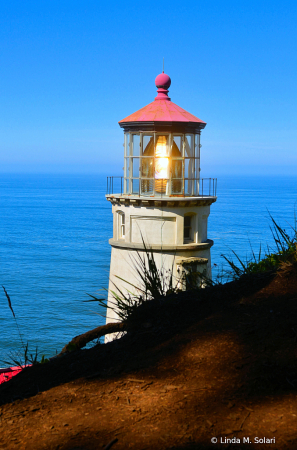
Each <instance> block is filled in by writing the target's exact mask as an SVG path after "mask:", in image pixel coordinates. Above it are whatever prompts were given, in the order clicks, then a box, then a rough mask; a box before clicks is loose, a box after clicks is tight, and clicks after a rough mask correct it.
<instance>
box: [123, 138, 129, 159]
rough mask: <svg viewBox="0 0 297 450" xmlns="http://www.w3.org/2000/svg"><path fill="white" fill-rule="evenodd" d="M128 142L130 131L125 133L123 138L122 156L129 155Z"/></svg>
mask: <svg viewBox="0 0 297 450" xmlns="http://www.w3.org/2000/svg"><path fill="white" fill-rule="evenodd" d="M129 144H130V133H125V138H124V157H126V156H129V153H130V148H129Z"/></svg>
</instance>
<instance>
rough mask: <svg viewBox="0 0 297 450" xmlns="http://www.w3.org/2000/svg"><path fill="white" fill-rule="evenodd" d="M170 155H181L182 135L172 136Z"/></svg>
mask: <svg viewBox="0 0 297 450" xmlns="http://www.w3.org/2000/svg"><path fill="white" fill-rule="evenodd" d="M172 156H173V157H174V156H175V157H182V156H183V149H182V136H174V137H173V146H172Z"/></svg>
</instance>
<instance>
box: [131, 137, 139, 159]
mask: <svg viewBox="0 0 297 450" xmlns="http://www.w3.org/2000/svg"><path fill="white" fill-rule="evenodd" d="M131 152H132V153H131V156H132V155H133V156H139V155H140V136H139V134H133V138H132V149H131Z"/></svg>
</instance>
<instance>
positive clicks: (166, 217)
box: [106, 72, 217, 323]
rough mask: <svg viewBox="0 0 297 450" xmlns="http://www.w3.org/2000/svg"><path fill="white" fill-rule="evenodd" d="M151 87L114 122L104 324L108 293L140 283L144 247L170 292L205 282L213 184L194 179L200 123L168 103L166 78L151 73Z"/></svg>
mask: <svg viewBox="0 0 297 450" xmlns="http://www.w3.org/2000/svg"><path fill="white" fill-rule="evenodd" d="M155 84H156V87H157V96H156V97H155V99H154V101H153V102H151V103H149V104H148V105H147V106H144V107H143V108H141V109H140V110H138V111H136V112H135V113H133V114H131V115H129V116H127V117H126V118H125V119H123V120H121V121H120V122H119V125H120V127H121V128H123V131H124V155H123V156H124V176H123V177H109V178H108V185H107V191H108V192H107V195H106V198H107V200H108V201H109V202H111V204H112V213H113V237H112V238H111V239H110V240H109V243H110V245H111V261H110V281H109V294H108V295H109V297H108V305H107V306H108V309H107V320H106V321H107V323H108V322H114V321H116V320H118V316H117V314H116V311H114V310H113V309H111V308H109V306H111V305H112V303H113V302H114V299H113V294H112V292H111V291H115V290H116V289H117V288H119V289H120V290H122V291H125V290H126V291H131V290H133V288H132V287H131V284H132V285H133V286H139V285H140V279H139V276H138V275H137V271H136V270H135V267H133V261H135V257H139V256H140V257H143V258H145V257H146V252H147V249H149V251H150V252H151V253H152V254H153V257H154V260H155V262H156V265H157V267H158V269H159V270H160V271H162V272H163V273H169V272H170V271H171V272H172V276H173V280H174V283H176V285H177V288H178V289H181V290H186V289H189V288H191V287H193V284H196V285H201V284H203V280H205V279H206V278H211V257H210V249H211V247H212V245H213V241H212V240H211V239H208V236H207V223H208V217H209V214H210V205H211V204H212V203H213V202H215V201H216V199H217V197H216V179H214V178H208V179H201V178H200V170H201V169H200V149H201V144H200V134H201V130H203V128H204V127H205V126H206V123H205V122H203V121H202V120H200V119H198V117H196V116H194V115H193V114H191V113H189V112H187V111H186V110H184V109H182V108H181V107H179V106H178V105H176V104H175V103H173V102H172V101H171V99H170V98H169V96H168V92H169V91H168V89H169V87H170V85H171V79H170V77H169V76H168V75H166V74H165V73H164V72H163V73H161V74H160V75H158V76H157V77H156V79H155ZM124 280H125V281H124ZM129 283H130V284H129Z"/></svg>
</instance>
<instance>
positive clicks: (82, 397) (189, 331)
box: [0, 267, 297, 450]
mask: <svg viewBox="0 0 297 450" xmlns="http://www.w3.org/2000/svg"><path fill="white" fill-rule="evenodd" d="M131 326H132V329H131V331H130V332H128V333H127V335H125V336H124V337H123V338H121V339H119V340H117V341H114V342H111V343H109V344H107V345H97V346H96V347H94V348H92V349H90V350H80V351H77V352H73V353H70V354H67V355H66V356H63V357H61V358H58V359H56V360H53V361H51V362H50V363H48V364H43V365H38V366H35V367H32V368H28V369H25V370H24V371H23V372H22V373H20V374H19V375H17V376H16V377H15V378H13V379H12V380H11V381H9V382H7V383H4V384H3V385H1V387H0V404H1V406H0V449H2V448H3V449H4V448H8V449H30V450H31V449H32V450H35V449H36V450H37V449H65V450H66V449H67V450H70V449H72V450H75V449H76V450H79V449H81V450H82V449H100V448H102V449H104V448H106V449H107V448H111V447H112V449H113V450H122V449H137V450H141V449H143V450H144V449H164V450H165V449H175V450H177V449H220V448H224V449H226V448H232V449H233V448H234V449H247V448H249V450H252V449H257V450H258V449H259V450H260V449H264V448H265V449H270V448H273V449H279V450H283V449H290V450H293V449H294V450H295V449H296V448H297V399H296V388H297V364H296V338H297V271H296V268H294V267H291V268H288V269H287V271H283V273H281V274H277V275H276V276H274V275H270V276H266V277H256V276H255V277H252V278H243V279H241V280H240V281H237V282H233V283H228V284H226V285H223V286H220V287H213V288H207V289H204V290H202V291H200V292H198V293H197V292H196V293H185V294H180V295H178V296H175V297H171V298H167V299H166V300H164V301H161V302H159V301H152V302H148V303H147V304H144V305H143V306H142V307H140V308H139V309H138V310H137V314H135V317H134V321H133V323H132V325H131ZM213 437H216V438H217V439H218V441H217V442H216V443H212V442H211V438H213ZM256 437H258V438H260V439H263V438H266V443H257V442H255V438H256ZM234 438H236V439H234ZM243 438H245V439H247V438H249V439H250V444H249V445H246V443H244V442H243ZM116 439H117V442H115V440H116ZM231 439H233V442H232V441H231ZM269 439H270V440H271V441H270V442H269ZM267 440H268V442H267ZM112 441H113V445H112ZM234 441H236V442H234ZM274 441H275V443H274ZM108 444H110V445H108Z"/></svg>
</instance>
